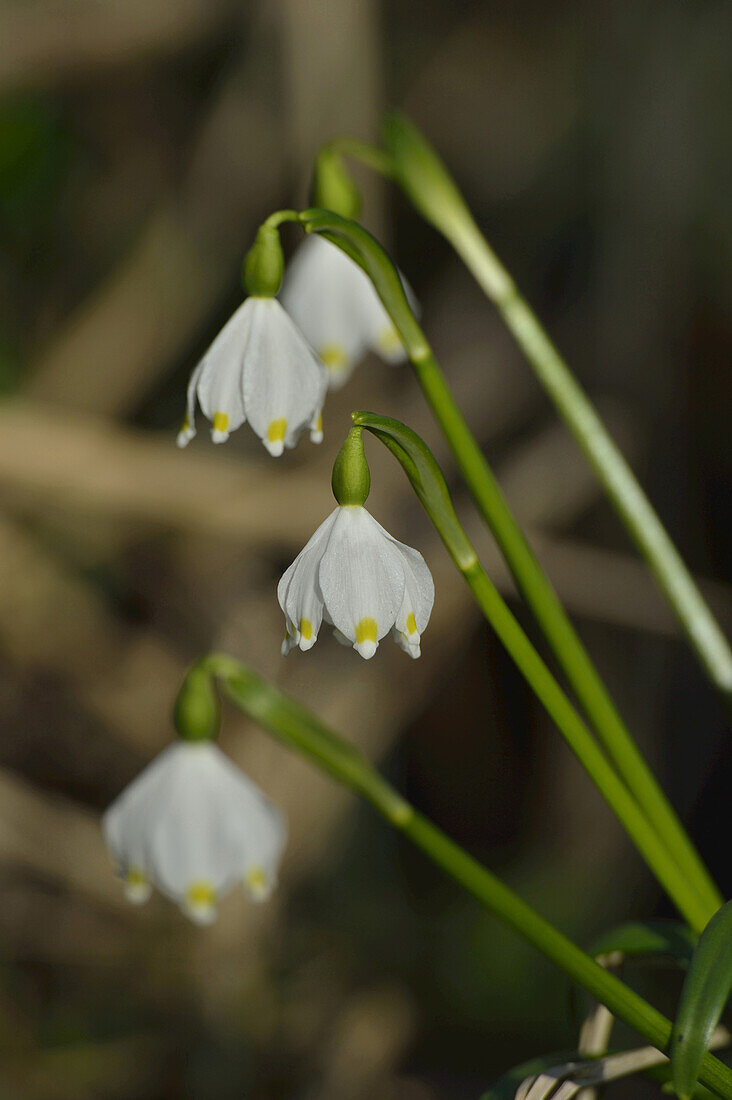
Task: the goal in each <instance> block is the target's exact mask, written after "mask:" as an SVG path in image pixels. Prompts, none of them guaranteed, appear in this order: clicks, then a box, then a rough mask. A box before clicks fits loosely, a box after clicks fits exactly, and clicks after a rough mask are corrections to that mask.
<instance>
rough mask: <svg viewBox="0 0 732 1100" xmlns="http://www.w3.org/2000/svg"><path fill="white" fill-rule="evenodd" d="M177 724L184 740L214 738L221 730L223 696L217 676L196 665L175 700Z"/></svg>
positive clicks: (175, 719) (187, 675) (179, 734)
mask: <svg viewBox="0 0 732 1100" xmlns="http://www.w3.org/2000/svg"><path fill="white" fill-rule="evenodd" d="M174 722H175V728H176V730H177V732H178V736H179V737H180V738H181V739H182V740H183V741H213V740H214V739H215V738H216V737H217V735H218V732H219V724H220V707H219V697H218V694H217V692H216V688H215V686H214V682H213V677H212V676H211V675H210V673H208V672H206V671H205V670H204V669H202V668H196V667H195V665H194V667H193V668H192V669H190V670H189V672H188V673H187V674H186V678H185V680H184V681H183V685H182V687H181V689H180V691H179V692H178V698H177V699H176V701H175V712H174Z"/></svg>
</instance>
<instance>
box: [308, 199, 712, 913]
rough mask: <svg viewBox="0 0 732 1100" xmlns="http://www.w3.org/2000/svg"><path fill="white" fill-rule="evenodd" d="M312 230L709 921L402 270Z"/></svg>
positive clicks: (680, 842) (688, 866)
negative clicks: (435, 436)
mask: <svg viewBox="0 0 732 1100" xmlns="http://www.w3.org/2000/svg"><path fill="white" fill-rule="evenodd" d="M301 219H302V221H303V223H304V224H305V226H306V227H307V228H308V229H309V230H310V229H314V230H316V231H318V232H321V233H324V234H326V235H328V236H329V237H330V239H331V240H333V242H334V243H335V244H338V245H339V246H340V247H344V246H345V247H346V249H347V250H348V251H349V255H352V256H353V258H355V259H357V260H358V261H359V262H360V263H361V264H362V266H363V267H364V269H365V270H366V272H367V274H368V275H369V276H370V277H371V279H372V281H373V283H374V286H375V288H376V291H377V293H378V294H379V296H380V297H381V300H382V301H383V303H384V306H385V307H386V309H387V311H388V312H389V315H390V316H391V318H392V320H393V322H394V324H395V326H396V328H397V330H398V331H399V334H400V336H401V338H402V340H403V341H404V345H405V347H406V349H407V353H408V355H409V358H410V361H411V363H412V367H413V369H414V372H415V374H416V376H417V380H418V382H419V384H420V386H421V387H422V391H423V393H424V395H425V397H426V399H427V402H428V404H429V406H430V408H431V410H432V412H433V414H434V416H435V419H436V420H437V422H438V424H439V425H440V428H441V429H442V432H443V434H444V436H445V438H446V440H447V442H448V443H449V445H450V448H451V450H452V452H453V454H454V455H455V458H456V460H457V463H458V466H459V467H460V470H461V472H462V474H463V477H464V478H465V481H466V483H467V485H468V487H469V489H470V491H471V493H472V495H473V497H474V499H475V501H476V503H477V504H478V507H479V508H480V510H481V512H482V514H483V516H484V517H485V519H486V521H487V523H488V525H489V527H490V529H491V531H492V532H493V535H494V537H495V539H496V541H497V543H498V545H499V546H500V548H501V552H502V553H503V555H504V557H505V559H506V562H507V563H508V566H509V568H510V570H511V573H512V574H513V576H514V579H515V581H516V584H517V586H518V589H519V591H520V592H521V594H522V595H523V597H524V599H525V600H526V603H527V604H528V605H529V607H530V608H531V609H532V611H533V612H534V614H535V615H536V618H537V620H538V622H539V625H540V626H541V628H542V630H543V632H544V634H545V635H546V637H547V640H548V641H549V644H550V646H551V648H552V650H553V651H554V654H555V656H556V658H557V660H558V661H559V664H560V666H561V667H562V668H563V670H564V672H565V675H566V676H567V679H568V681H569V683H570V685H571V686H572V689H573V690H574V692H575V694H576V696H577V698H578V700H579V701H580V704H581V705H582V707H583V709H584V711H585V713H586V714H587V716H588V718H589V720H590V723H591V725H592V726H593V728H594V729H595V731H596V733H597V735H598V737H599V739H600V741H601V743H602V744H603V745H604V747H605V750H606V751H607V753H608V755H609V757H610V759H611V760H612V761H613V762H614V764H615V766H616V768H617V769H618V772H619V774H620V776H621V777H622V779H623V780H624V781H625V783H626V784H627V785H628V788H629V790H630V791H631V792H632V793H633V795H634V796H635V798H636V799H637V800H638V803H639V804H640V806H641V807H642V808H643V811H644V812H645V813H646V815H647V816H648V819H649V821H650V822H651V823H652V825H653V827H654V828H655V829H656V831H657V832H658V834H659V836H660V837H661V838H662V840H663V842H664V843H665V844H666V847H667V848H668V851H669V853H672V854H673V857H674V859H675V860H676V861H677V862H678V865H679V869H680V871H681V872H682V873H683V875H684V876H685V877H686V878H687V879H688V891H690V892H694V893H696V894H698V896H699V898H700V900H701V902H702V906H703V908H704V912H705V920H704V922H703V923H704V924H706V923H707V921H708V920H709V918H710V917H711V916H712V914H713V913H714V912H715V911H716V910H717V909H718V908H719V906H720V905H721V904H722V898H721V896H720V894H719V892H718V890H717V888H716V886H715V885H714V883H713V881H712V879H711V878H710V876H709V873H708V871H707V869H706V867H705V866H704V864H703V862H702V861H701V859H700V857H699V855H698V853H697V851H696V849H695V848H694V846H693V844H692V843H691V841H690V840H689V837H688V835H687V834H686V831H685V830H684V828H683V826H682V825H681V822H680V821H679V819H678V818H677V816H676V814H675V813H674V810H673V808H672V807H671V805H670V803H669V802H668V800H667V799H666V797H665V795H664V793H663V791H662V790H661V787H660V786H659V784H658V783H657V781H656V779H655V777H654V776H653V774H652V772H651V771H650V769H649V767H648V765H647V764H646V762H645V760H644V759H643V756H642V754H641V753H640V751H639V750H638V748H637V746H636V744H635V742H634V740H633V738H632V736H631V734H630V732H629V731H628V729H627V728H626V726H625V724H624V722H623V720H622V718H621V717H620V714H619V713H618V711H617V709H616V707H615V705H614V703H613V701H612V699H611V697H610V695H609V692H608V691H607V688H606V687H605V685H604V683H603V681H602V679H601V677H600V676H599V674H598V672H597V671H596V669H595V666H594V665H593V663H592V661H591V659H590V657H589V655H588V653H587V651H586V650H585V648H584V646H583V645H582V642H581V640H580V638H579V635H578V634H577V632H576V631H575V629H574V627H573V626H572V623H571V622H570V620H569V617H568V616H567V614H566V612H565V611H564V608H563V607H562V604H561V603H560V601H559V598H558V597H557V595H556V593H555V591H554V589H553V587H552V585H551V583H550V582H549V579H548V578H547V576H546V575H545V573H544V572H543V570H542V569H541V566H540V565H539V563H538V561H537V560H536V558H535V557H534V554H533V551H532V550H531V547H530V546H529V544H528V542H527V541H526V539H525V537H524V535H523V532H522V531H521V528H520V527H519V525H518V523H517V522H516V520H515V519H514V517H513V514H512V513H511V510H510V509H509V507H508V504H507V503H506V500H505V498H504V496H503V493H502V492H501V489H500V486H499V485H498V482H497V481H496V479H495V477H494V476H493V472H492V471H491V469H490V467H489V465H488V463H487V462H486V459H485V457H484V455H483V453H482V451H481V450H480V448H479V446H478V444H477V443H476V441H475V438H474V436H473V435H472V433H471V431H470V429H469V427H468V425H467V423H466V421H465V418H464V417H463V415H462V413H461V411H460V409H459V407H458V405H457V404H456V402H455V399H454V398H453V396H452V393H451V392H450V390H449V388H448V386H447V383H446V382H445V379H444V376H443V374H442V371H441V370H440V367H439V364H438V363H437V360H436V359H435V356H434V353H433V351H432V348H431V347H430V345H429V342H428V341H427V338H426V336H425V334H424V332H423V331H422V329H421V328H420V326H419V324H418V322H417V320H416V318H415V317H414V315H413V313H412V311H411V309H410V307H409V303H408V301H407V299H406V296H405V294H404V290H403V288H402V285H401V282H400V280H399V276H398V274H397V272H396V270H395V269H394V268H393V265H392V264H391V261H390V260H389V259H388V257H387V256H386V254H385V253H384V251H383V249H382V248H381V247H380V245H379V244H378V243H377V242H376V241H375V240H374V239H373V237H371V235H370V234H368V233H367V232H366V231H365V230H364V229H362V228H361V227H360V226H357V225H355V223H353V222H349V221H347V220H345V219H342V218H338V217H337V216H336V215H333V214H329V213H327V212H325V211H318V210H308V211H304V212H303V213H302V215H301Z"/></svg>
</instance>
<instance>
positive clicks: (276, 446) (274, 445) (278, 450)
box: [262, 439, 285, 458]
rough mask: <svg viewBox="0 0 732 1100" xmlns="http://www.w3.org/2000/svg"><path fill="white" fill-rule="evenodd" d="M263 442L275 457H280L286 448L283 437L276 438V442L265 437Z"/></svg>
mask: <svg viewBox="0 0 732 1100" xmlns="http://www.w3.org/2000/svg"><path fill="white" fill-rule="evenodd" d="M262 443H264V445H265V447H266V448H267V450H268V451H269V453H270V454H271V455H272V457H273V458H279V457H280V455H281V454H282V452H283V451H284V449H285V444H284V443H283V441H282V440H281V439H276V440H274V442H272V441H270V440H269V439H263V440H262Z"/></svg>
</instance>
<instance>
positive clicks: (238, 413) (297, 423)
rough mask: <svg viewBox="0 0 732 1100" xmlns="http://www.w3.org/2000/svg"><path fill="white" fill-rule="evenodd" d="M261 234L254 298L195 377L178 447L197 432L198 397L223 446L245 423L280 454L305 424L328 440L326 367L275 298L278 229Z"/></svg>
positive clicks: (250, 268) (250, 270)
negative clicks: (324, 414) (324, 420)
mask: <svg viewBox="0 0 732 1100" xmlns="http://www.w3.org/2000/svg"><path fill="white" fill-rule="evenodd" d="M271 233H274V234H275V237H277V240H276V241H275V240H274V239H273V238H272V236H271ZM261 235H262V230H260V234H258V240H257V242H256V243H255V245H254V246H253V247H252V249H251V250H250V253H249V255H248V257H247V261H245V285H246V288H247V289H248V290H249V297H248V298H246V299H245V301H244V302H243V303H242V305H240V306H239V308H238V309H237V311H236V313H234V315H233V316H232V317H231V318H230V319H229V321H228V322H227V323H226V324H225V325H224V327H223V329H222V330H221V332H220V333H219V334H218V336H217V337H216V339H215V340H214V342H213V343H212V344H211V346H210V348H209V349H208V351H207V352H206V353H205V355H204V356H203V358H202V359H201V361H200V363H199V364H198V366H197V367H196V368H195V370H194V371H193V374H192V375H191V380H190V382H189V384H188V400H187V407H186V414H185V418H184V420H183V425H182V427H181V430H180V432H179V433H178V446H179V447H185V446H186V444H187V443H189V442H190V440H191V439H193V437H194V435H195V434H196V424H195V412H196V400H198V403H199V405H200V406H201V410H202V412H203V414H204V416H206V417H207V418H208V420H210V421H211V425H212V430H211V438H212V440H213V442H214V443H225V442H226V440H227V439H228V438H229V435H230V433H231V432H233V431H235V430H236V429H237V428H238V427H240V426H241V425H242V424H243V423H244V422H245V421H247V420H248V421H249V423H250V424H251V426H252V428H253V429H254V431H255V432H256V434H257V435H258V436H259V438H260V439H261V440H262V442H263V444H264V446H265V447H266V448H267V450H268V451H269V453H270V454H271V455H274V456H275V457H278V456H279V455H281V454H282V452H283V451H284V450H285V448H290V447H294V446H295V445H296V443H297V441H298V440H299V438H300V436H301V435H302V433H303V431H304V430H305V429H306V428H307V429H309V430H310V439H311V440H312V442H313V443H320V442H321V440H322V438H323V426H322V409H323V401H324V400H325V394H326V390H327V388H328V382H327V374H326V370H325V368H324V366H323V364H322V363H321V361H320V360H319V359H318V357H317V355H316V354H315V352H314V351H313V349H312V348H311V347H310V345H309V344H308V342H307V340H306V339H305V337H304V336H303V335H302V333H301V332H300V330H299V329H298V327H297V325H296V324H295V323H294V321H293V320H292V318H291V317H290V316H289V315H288V313H287V311H286V310H285V309H284V308H283V307H282V306H281V305H280V303H279V302H278V301H277V299H276V298H275V297H274V295H275V293H276V292H277V289H278V288H279V284H280V280H281V277H282V263H281V248H280V244H279V237H278V236H277V232H276V230H273V231H271V232H270V233H265V234H264V236H263V237H262V236H261ZM272 255H274V261H272V260H271V257H272ZM262 256H263V257H264V259H262ZM264 264H267V265H268V267H269V266H274V268H275V270H274V272H271V271H270V270H269V269H268V268H267V269H265V271H264V273H263V272H262V267H263V265H264Z"/></svg>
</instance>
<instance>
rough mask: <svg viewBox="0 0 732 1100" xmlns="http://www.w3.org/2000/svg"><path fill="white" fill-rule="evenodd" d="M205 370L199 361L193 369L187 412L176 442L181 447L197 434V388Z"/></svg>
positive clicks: (187, 398)
mask: <svg viewBox="0 0 732 1100" xmlns="http://www.w3.org/2000/svg"><path fill="white" fill-rule="evenodd" d="M202 370H203V363H202V362H201V363H199V364H198V366H197V367H196V368H195V370H194V371H193V373H192V375H191V377H190V381H189V382H188V392H187V394H186V413H185V416H184V417H183V423H182V425H181V429H180V431H179V432H178V438H177V440H176V443H177V444H178V446H179V447H185V446H186V445H187V444H188V443H190V441H191V440H192V439H193V437H194V436H195V434H196V389H197V387H198V380H199V378H200V377H201V371H202Z"/></svg>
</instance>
